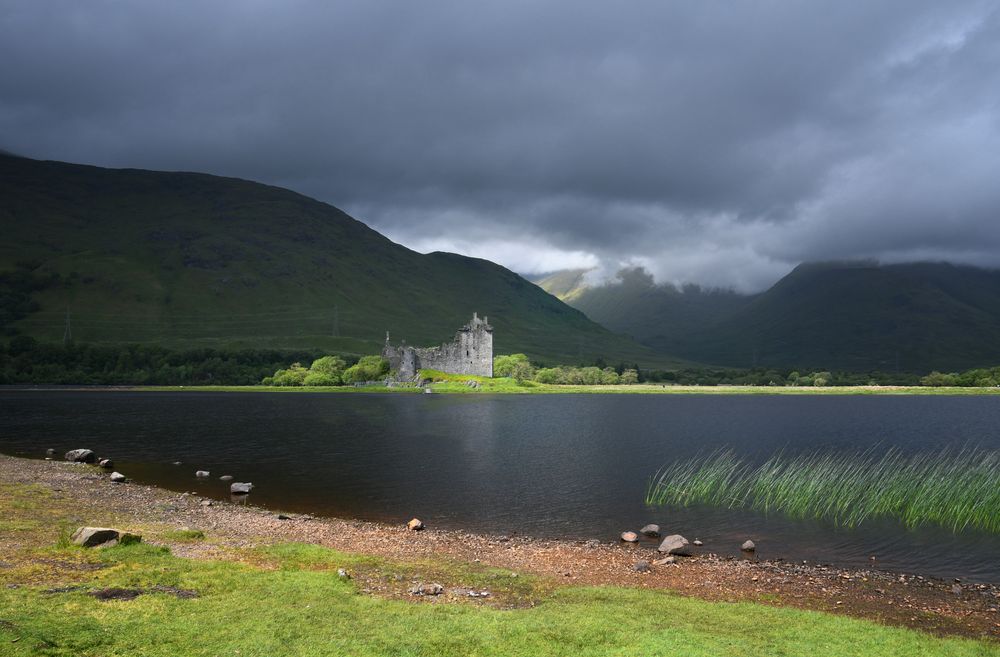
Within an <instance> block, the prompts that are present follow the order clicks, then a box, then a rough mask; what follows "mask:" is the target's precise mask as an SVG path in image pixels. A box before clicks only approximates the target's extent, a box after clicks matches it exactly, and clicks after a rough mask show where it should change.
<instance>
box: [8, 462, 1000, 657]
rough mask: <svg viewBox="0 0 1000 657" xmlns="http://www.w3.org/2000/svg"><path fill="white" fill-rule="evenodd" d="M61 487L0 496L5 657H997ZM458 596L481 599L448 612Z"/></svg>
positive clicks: (750, 606) (841, 624)
mask: <svg viewBox="0 0 1000 657" xmlns="http://www.w3.org/2000/svg"><path fill="white" fill-rule="evenodd" d="M60 481H62V483H61V484H60V490H59V491H54V490H53V489H51V488H49V487H48V486H46V485H43V484H11V483H6V482H2V481H0V518H2V519H3V524H2V525H0V563H2V567H0V654H2V655H5V656H6V655H10V656H21V655H24V656H27V655H45V656H52V657H56V656H58V657H63V656H66V657H68V656H73V657H90V656H94V657H96V656H98V655H100V656H102V657H104V656H116V655H118V656H125V655H143V656H150V657H156V656H160V655H162V656H168V655H169V656H174V655H192V656H201V655H204V656H208V655H213V656H214V655H239V656H240V657H247V656H260V657H263V656H268V657H270V656H282V655H296V656H298V655H305V656H312V655H316V656H319V655H443V656H445V657H447V656H448V655H532V656H534V655H573V656H574V657H576V656H579V655H637V656H638V655H666V654H683V655H705V656H709V655H711V656H713V657H714V656H716V655H777V654H780V655H809V656H810V657H821V656H824V655H830V656H831V657H833V656H836V657H841V656H850V655H858V656H862V655H865V656H867V655H880V656H882V655H886V656H891V655H907V656H909V655H924V656H931V655H954V656H973V655H977V656H984V655H1000V644H997V643H996V642H992V641H989V640H973V639H962V638H937V637H933V636H930V635H928V634H925V633H922V632H919V631H915V630H910V629H903V628H893V627H887V626H883V625H879V624H877V623H874V622H870V621H866V620H859V619H856V618H850V617H845V616H838V615H832V614H827V613H821V612H816V611H805V610H800V609H790V608H783V607H773V606H767V605H762V604H756V603H751V602H740V603H731V602H729V603H724V602H708V601H704V600H699V599H695V598H689V597H683V596H680V595H676V594H673V593H670V592H668V591H653V590H643V589H639V588H624V587H611V586H605V587H593V586H591V587H583V586H566V585H565V584H564V583H563V581H562V579H563V578H561V577H560V578H552V577H546V576H535V575H526V574H525V573H514V572H512V571H511V570H508V569H501V568H494V567H490V566H487V565H484V564H481V563H478V560H476V561H477V562H472V561H468V560H455V559H449V558H447V557H436V556H435V557H427V556H423V557H413V558H407V559H405V560H397V559H391V558H386V557H379V556H373V555H364V554H351V553H346V552H342V551H338V550H334V549H330V548H327V547H320V546H317V545H312V544H304V543H271V542H269V541H266V540H258V541H255V540H249V541H248V540H247V536H246V535H244V534H241V539H240V541H239V542H237V543H235V544H234V543H232V542H226V537H225V536H224V535H216V534H215V532H214V531H213V530H209V529H206V530H205V531H200V530H185V529H177V528H176V526H175V525H174V524H172V523H163V522H155V521H150V520H149V519H148V518H147V519H145V520H142V519H138V518H137V517H136V514H135V511H136V510H139V511H141V507H140V508H138V509H132V510H131V511H130V512H129V514H128V517H129V518H132V520H131V521H128V520H127V519H126V517H124V516H116V515H115V513H114V512H111V515H108V513H109V512H108V511H104V510H102V509H97V508H93V507H91V506H89V505H87V504H86V503H81V498H80V497H79V496H76V495H68V494H64V492H65V491H63V490H61V487H62V486H66V485H67V483H68V480H65V479H63V480H60ZM86 481H88V482H90V480H86ZM87 485H88V486H90V485H91V484H90V483H88V484H87ZM113 490H118V489H113ZM125 490H127V489H125ZM83 499H86V496H84V498H83ZM81 516H82V518H81ZM141 516H142V514H141V513H140V514H139V517H140V518H141ZM83 518H86V520H85V521H84V520H83ZM81 522H88V523H89V524H116V525H118V524H120V523H122V522H128V523H129V524H128V528H129V529H136V530H138V531H141V532H142V533H143V535H144V537H145V539H144V540H145V542H144V543H143V544H137V545H129V546H117V547H113V548H105V549H91V550H86V549H83V548H77V547H73V546H71V545H69V542H68V541H67V540H66V537H67V535H68V532H69V531H70V530H71V529H72V528H73V527H75V526H76V525H77V524H79V523H81ZM151 542H161V543H169V544H172V545H173V546H175V548H176V549H178V550H184V552H183V553H184V554H190V555H201V557H202V558H182V557H180V556H177V555H175V554H173V553H171V550H170V549H168V548H167V547H164V546H162V545H152V544H150V543H151ZM255 544H257V545H256V546H254V545H255ZM339 569H345V570H346V571H347V572H348V573H349V574H350V575H351V577H350V578H344V577H341V576H340V574H339V573H338V570H339ZM412 582H440V583H442V584H443V585H444V586H445V588H446V593H445V594H442V595H441V596H439V597H436V598H430V597H428V598H422V597H417V596H412V595H409V594H408V593H407V592H406V591H407V589H408V588H409V587H410V586H411V583H412ZM459 587H463V588H465V589H475V590H478V591H482V590H488V591H489V592H490V596H489V597H486V598H482V597H480V598H475V599H473V598H470V597H468V596H462V595H456V593H457V591H458V590H459ZM922 613H924V612H917V611H911V612H909V614H917V615H919V614H922ZM909 614H908V615H909ZM928 620H931V619H928Z"/></svg>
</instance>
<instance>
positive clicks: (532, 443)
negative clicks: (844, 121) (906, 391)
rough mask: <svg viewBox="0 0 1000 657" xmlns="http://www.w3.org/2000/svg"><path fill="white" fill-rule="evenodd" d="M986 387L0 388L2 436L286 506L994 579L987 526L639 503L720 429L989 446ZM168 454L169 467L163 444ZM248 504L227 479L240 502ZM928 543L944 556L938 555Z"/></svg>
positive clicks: (766, 450) (756, 452)
mask: <svg viewBox="0 0 1000 657" xmlns="http://www.w3.org/2000/svg"><path fill="white" fill-rule="evenodd" d="M998 425H1000V398H996V397H828V396H824V397H738V396H734V397H720V396H656V395H627V396H618V395H598V396H592V395H559V396H488V395H465V396H451V395H377V394H351V395H342V394H308V395H298V394H296V395H289V394H269V393H254V394H238V393H229V394H226V393H145V392H144V393H134V392H107V391H102V392H71V391H59V392H20V391H9V390H8V391H3V392H0V450H2V451H6V452H16V451H20V452H24V453H28V454H31V455H33V456H38V457H42V456H44V452H45V449H46V448H49V447H52V448H56V449H57V450H58V453H62V452H64V451H66V450H68V449H71V448H75V447H88V448H90V449H94V450H96V451H98V452H100V453H101V454H106V455H109V456H111V457H112V458H114V460H115V463H116V469H118V470H119V471H121V472H123V473H124V474H125V475H126V476H128V477H130V478H132V479H135V480H136V481H141V482H149V483H155V484H159V485H164V486H168V487H171V488H174V489H176V490H181V491H186V490H194V491H197V492H198V493H199V494H202V495H206V496H209V497H213V498H215V499H219V500H226V499H230V494H229V482H222V481H219V480H218V479H216V478H214V477H213V478H209V479H205V480H196V478H195V477H194V473H195V471H196V470H208V471H210V472H213V473H216V474H221V473H226V474H232V475H233V476H235V478H236V479H235V481H252V482H254V483H255V485H256V487H255V489H254V491H253V493H252V497H253V503H254V504H263V505H270V506H272V507H275V508H281V509H285V510H290V511H298V512H309V513H317V514H327V515H338V516H348V517H359V518H365V519H372V520H383V521H389V522H394V523H402V522H405V521H406V520H408V519H409V518H411V517H413V516H418V517H420V518H421V519H423V520H424V521H425V522H427V523H428V524H429V525H431V526H446V527H454V528H463V529H471V530H479V531H488V532H494V533H501V534H528V535H537V536H547V537H559V538H568V539H579V540H586V539H592V538H596V539H601V540H605V541H607V540H614V539H615V538H616V537H617V536H618V534H619V533H620V532H621V531H622V530H625V529H638V528H639V527H641V526H642V525H644V524H646V523H649V522H655V523H657V524H660V525H661V526H662V527H663V528H664V530H665V531H667V532H668V533H682V534H684V535H686V536H687V537H688V538H689V539H693V538H695V537H698V538H701V539H702V540H703V541H704V542H705V548H704V549H705V550H707V551H711V552H715V553H719V554H732V555H733V556H742V553H740V551H739V545H740V544H741V543H742V542H743V541H744V540H746V539H747V538H752V539H753V540H754V542H755V543H756V544H757V553H756V556H758V557H760V558H775V557H784V558H786V559H794V560H802V559H807V560H809V561H813V562H815V561H821V562H827V563H837V564H842V565H846V566H856V567H867V566H868V565H869V564H870V561H869V557H870V556H871V555H873V554H874V555H877V558H878V564H879V565H880V566H885V567H887V568H892V569H899V570H903V571H908V572H919V573H923V574H935V575H939V576H947V577H963V578H972V579H980V580H988V581H1000V565H998V563H997V562H996V559H995V557H996V555H997V554H1000V539H998V537H996V536H989V535H983V534H974V533H970V534H963V535H960V536H955V535H953V534H950V533H949V532H947V531H946V530H941V529H939V528H933V527H927V528H922V529H920V530H917V531H912V532H909V531H906V530H904V529H902V528H901V527H900V526H899V525H898V524H897V523H895V522H893V521H873V522H869V523H866V524H865V525H864V526H863V527H861V528H858V529H842V528H836V527H833V526H831V525H830V524H828V523H823V522H818V521H817V522H810V521H803V522H798V521H789V520H786V519H784V518H781V517H766V516H763V515H761V514H756V513H752V512H747V511H733V510H727V509H715V508H688V509H649V508H646V507H645V506H644V505H643V498H644V493H645V487H646V484H647V481H648V480H649V477H650V476H652V475H653V473H654V472H655V471H656V470H657V468H659V467H660V466H661V465H663V464H665V463H667V462H670V461H672V460H673V459H677V458H687V457H690V456H693V455H695V454H697V453H699V452H703V451H705V450H711V449H714V448H718V447H729V448H732V449H734V450H736V451H737V452H738V453H740V454H746V455H749V456H750V457H752V458H764V457H766V456H769V455H770V454H772V453H773V452H774V451H775V450H778V449H789V450H796V449H811V448H815V447H827V448H834V449H836V448H846V449H850V450H852V451H854V450H857V449H859V448H861V449H864V448H867V447H870V446H871V445H874V444H876V443H879V444H882V445H884V446H886V447H888V446H890V445H891V446H895V447H898V448H899V449H901V450H903V451H918V450H928V449H929V450H935V451H936V450H938V449H940V448H941V446H942V439H943V438H942V437H947V440H949V441H951V442H952V443H954V444H966V443H974V444H978V445H980V446H982V447H985V448H992V449H997V448H1000V436H998V434H997V432H996V430H995V427H996V426H998ZM176 461H180V462H182V463H183V464H182V465H178V466H175V465H173V463H174V462H176ZM239 501H240V502H241V503H246V502H247V499H246V498H245V497H244V498H243V499H241V500H239ZM941 555H947V558H942V556H941Z"/></svg>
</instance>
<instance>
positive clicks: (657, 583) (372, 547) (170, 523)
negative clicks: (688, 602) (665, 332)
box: [0, 456, 1000, 640]
mask: <svg viewBox="0 0 1000 657" xmlns="http://www.w3.org/2000/svg"><path fill="white" fill-rule="evenodd" d="M0 481H2V482H4V483H7V484H37V485H41V486H43V487H45V488H48V489H50V490H51V491H53V495H54V496H56V498H57V499H59V500H68V501H71V503H72V504H73V505H74V508H75V509H76V510H77V511H78V513H77V514H76V515H77V516H78V517H79V519H80V521H81V523H84V522H86V523H91V524H95V523H96V524H101V523H102V522H103V523H105V524H106V523H111V522H115V523H117V524H118V525H123V524H124V525H132V526H149V525H163V526H165V527H167V528H170V527H173V528H181V527H184V528H191V529H199V530H202V531H204V532H205V533H206V534H208V535H209V536H210V538H211V541H208V542H206V543H204V544H198V543H183V542H181V543H169V542H168V543H167V544H169V545H170V547H171V549H172V550H173V552H174V553H175V554H177V555H178V556H183V557H189V558H226V555H227V552H231V549H232V548H246V547H253V546H258V545H265V544H270V543H276V542H285V541H295V542H303V543H314V544H318V545H323V546H326V547H330V548H334V549H337V550H340V551H343V552H351V553H359V554H367V555H373V556H379V557H384V558H387V559H392V560H395V561H402V562H408V561H415V560H420V559H425V558H445V559H450V560H455V561H458V562H469V563H472V562H474V563H481V564H485V565H489V566H492V567H496V568H502V569H509V570H510V571H512V573H526V574H532V575H537V576H541V577H544V578H547V579H548V580H549V581H551V582H552V583H553V585H554V586H560V585H581V586H582V585H588V586H594V585H596V586H602V585H610V586H623V587H634V588H649V589H667V590H672V591H675V592H677V593H680V594H683V595H690V596H695V597H698V598H702V599H707V600H717V601H730V602H736V601H749V602H758V603H764V604H771V605H780V606H792V607H798V608H803V609H814V610H823V611H829V612H833V613H838V614H846V615H850V616H855V617H860V618H867V619H870V620H875V621H877V622H881V623H885V624H889V625H903V626H908V627H912V628H916V629H920V630H924V631H927V632H931V633H934V634H940V635H963V636H974V637H987V638H992V639H994V640H1000V611H998V608H1000V588H998V587H996V586H989V585H982V584H975V585H966V584H963V583H960V582H955V581H943V580H936V579H931V578H924V577H919V576H910V575H903V574H898V573H890V572H885V571H879V570H843V569H837V568H832V567H827V566H821V565H812V564H792V563H787V562H783V561H751V560H745V559H732V558H721V557H717V556H714V555H712V554H711V553H710V552H709V553H706V554H703V555H702V556H697V557H689V558H684V557H678V558H677V562H676V563H675V564H668V565H662V566H656V565H653V566H651V568H650V569H649V571H648V572H637V571H636V570H635V568H634V566H635V564H636V563H637V562H638V561H648V562H650V563H652V562H653V561H654V560H656V559H658V558H660V557H662V556H663V555H660V554H658V553H656V550H655V548H651V547H650V546H649V545H637V546H636V545H630V544H619V543H614V544H612V543H596V542H594V541H588V542H584V541H578V542H570V541H554V540H544V539H532V538H526V537H513V538H508V537H503V536H489V535H483V534H471V533H467V532H461V531H445V530H437V529H434V528H433V527H431V528H428V529H425V530H423V531H418V532H416V531H408V530H407V529H406V528H405V527H403V526H391V525H385V524H379V523H373V522H364V521H357V520H343V519H337V518H316V517H313V516H309V515H302V514H291V513H289V514H286V515H287V519H279V518H278V514H277V513H276V512H274V511H269V510H266V509H261V508H258V507H254V506H252V505H249V504H247V505H244V504H232V503H227V502H219V501H216V500H212V501H211V505H208V504H203V502H205V499H206V498H202V497H199V496H198V495H194V494H188V493H181V494H179V493H176V492H173V491H168V490H164V489H161V488H156V487H153V486H146V485H141V484H136V483H131V482H130V483H125V484H114V483H111V481H110V479H109V474H108V473H107V472H104V471H102V470H100V469H99V468H96V467H93V466H85V465H77V464H71V463H65V462H61V461H41V460H34V459H24V458H16V457H10V456H0ZM122 528H123V529H129V527H128V526H125V527H122ZM710 548H711V546H705V548H704V549H705V550H710ZM942 558H946V556H945V555H942ZM363 590H364V591H367V592H369V593H372V594H380V595H381V594H384V595H395V594H398V593H399V591H394V590H391V587H390V588H388V589H385V590H383V588H382V587H380V586H378V585H377V583H370V585H369V584H368V583H366V584H365V585H364V589H363Z"/></svg>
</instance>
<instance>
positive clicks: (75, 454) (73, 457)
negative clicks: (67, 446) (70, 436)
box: [65, 449, 97, 463]
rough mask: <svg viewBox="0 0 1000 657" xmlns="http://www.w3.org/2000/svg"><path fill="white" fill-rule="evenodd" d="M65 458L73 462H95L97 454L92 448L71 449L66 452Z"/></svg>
mask: <svg viewBox="0 0 1000 657" xmlns="http://www.w3.org/2000/svg"><path fill="white" fill-rule="evenodd" d="M65 458H66V460H67V461H71V462H73V463H93V462H94V461H96V460H97V455H96V454H94V452H93V450H90V449H71V450H69V451H68V452H66V456H65Z"/></svg>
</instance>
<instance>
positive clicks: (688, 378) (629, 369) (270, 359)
mask: <svg viewBox="0 0 1000 657" xmlns="http://www.w3.org/2000/svg"><path fill="white" fill-rule="evenodd" d="M289 363H291V365H289ZM304 363H309V365H308V367H307V366H306V365H304ZM389 374H390V372H389V363H388V362H387V361H385V360H384V359H382V358H381V357H379V356H363V357H361V358H358V357H357V356H352V355H350V354H329V353H324V352H320V351H318V350H280V349H220V348H201V349H184V350H171V349H168V348H166V347H161V346H157V345H144V344H124V345H96V344H74V343H72V342H71V343H68V344H53V343H44V342H38V341H37V340H35V339H34V338H31V337H28V336H24V335H19V336H16V337H13V338H11V339H10V341H9V342H8V343H7V344H6V345H4V344H2V343H0V384H7V385H10V384H69V385H151V386H156V385H258V384H265V385H275V386H302V385H304V386H331V385H350V384H354V383H358V382H364V381H378V380H384V379H385V378H386V377H387V376H388V375H389ZM494 375H495V376H497V377H510V378H513V379H516V380H518V381H535V382H538V383H545V384H551V385H629V384H635V383H659V384H664V385H704V386H714V385H745V386H857V385H880V386H889V385H899V386H916V385H923V386H959V387H994V386H998V385H1000V367H993V368H975V369H970V370H966V371H964V372H952V373H942V372H931V373H930V374H927V375H925V376H921V375H919V374H913V373H905V372H902V373H897V372H881V371H872V372H840V371H827V370H801V371H799V370H795V369H791V368H788V369H775V368H747V369H737V368H684V369H678V370H644V369H642V368H640V367H639V366H638V365H636V364H634V363H633V364H626V363H619V364H617V365H615V366H610V365H609V364H608V363H607V362H605V361H603V360H601V359H598V360H597V361H596V362H593V363H589V364H580V365H554V366H546V365H545V364H540V363H539V364H536V363H532V362H531V360H530V359H529V358H528V357H527V356H525V355H524V354H511V355H501V356H497V357H496V358H495V359H494Z"/></svg>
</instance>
